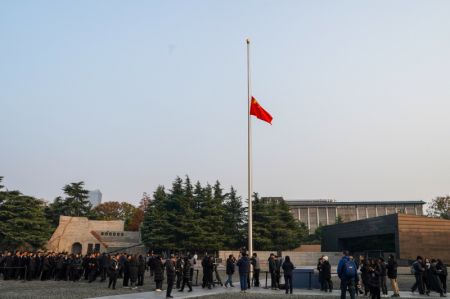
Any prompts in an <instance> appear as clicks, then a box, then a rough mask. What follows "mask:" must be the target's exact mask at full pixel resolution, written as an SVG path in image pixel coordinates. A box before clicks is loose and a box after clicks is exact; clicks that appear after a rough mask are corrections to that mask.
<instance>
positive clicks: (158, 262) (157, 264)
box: [153, 256, 164, 292]
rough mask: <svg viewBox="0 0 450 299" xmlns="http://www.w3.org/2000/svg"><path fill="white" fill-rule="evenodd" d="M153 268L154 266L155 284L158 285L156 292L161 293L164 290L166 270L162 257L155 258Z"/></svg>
mask: <svg viewBox="0 0 450 299" xmlns="http://www.w3.org/2000/svg"><path fill="white" fill-rule="evenodd" d="M153 266H154V268H153V271H154V272H153V273H154V275H153V276H154V279H155V283H156V290H155V291H157V292H161V290H162V283H163V280H164V268H163V267H164V265H163V262H162V259H161V257H160V256H156V257H155V258H154V261H153Z"/></svg>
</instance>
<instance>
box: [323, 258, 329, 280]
mask: <svg viewBox="0 0 450 299" xmlns="http://www.w3.org/2000/svg"><path fill="white" fill-rule="evenodd" d="M322 272H323V278H324V279H325V280H329V279H331V265H330V262H329V261H324V262H323V264H322Z"/></svg>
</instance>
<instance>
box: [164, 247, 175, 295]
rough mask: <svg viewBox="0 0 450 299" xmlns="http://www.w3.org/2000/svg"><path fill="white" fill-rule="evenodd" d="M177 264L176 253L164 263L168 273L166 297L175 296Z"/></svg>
mask: <svg viewBox="0 0 450 299" xmlns="http://www.w3.org/2000/svg"><path fill="white" fill-rule="evenodd" d="M175 264H176V258H175V255H173V254H172V255H171V256H170V259H167V260H166V263H165V264H164V267H165V268H166V275H167V291H166V298H173V297H172V295H171V294H172V289H173V284H174V282H175Z"/></svg>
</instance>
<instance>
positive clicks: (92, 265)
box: [88, 254, 98, 282]
mask: <svg viewBox="0 0 450 299" xmlns="http://www.w3.org/2000/svg"><path fill="white" fill-rule="evenodd" d="M88 268H89V275H88V278H89V280H88V282H93V281H95V279H96V278H97V271H98V260H97V257H96V256H95V254H91V257H90V258H89V260H88Z"/></svg>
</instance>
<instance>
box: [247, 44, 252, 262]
mask: <svg viewBox="0 0 450 299" xmlns="http://www.w3.org/2000/svg"><path fill="white" fill-rule="evenodd" d="M246 42H247V104H248V111H247V117H248V254H249V255H250V257H251V256H252V255H253V210H252V193H253V190H252V189H253V173H252V119H251V117H250V105H251V100H252V93H251V76H250V39H249V38H247V40H246Z"/></svg>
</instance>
